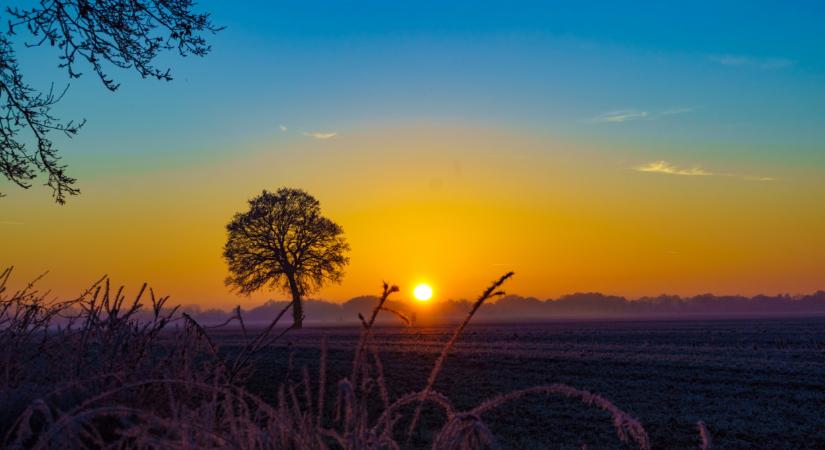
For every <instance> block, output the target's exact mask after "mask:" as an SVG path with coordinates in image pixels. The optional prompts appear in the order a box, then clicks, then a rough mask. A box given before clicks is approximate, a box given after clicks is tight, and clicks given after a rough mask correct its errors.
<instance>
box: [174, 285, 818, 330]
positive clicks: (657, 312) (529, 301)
mask: <svg viewBox="0 0 825 450" xmlns="http://www.w3.org/2000/svg"><path fill="white" fill-rule="evenodd" d="M377 301H378V298H377V297H374V296H362V297H355V298H353V299H350V300H348V301H346V302H344V303H336V302H329V301H324V300H313V299H309V300H306V301H305V305H304V308H305V310H306V314H307V319H306V322H307V323H311V324H316V325H341V324H358V323H360V322H359V320H358V316H359V314H360V315H362V316H366V315H367V314H368V313H369V312H370V311H372V308H374V306H375V304H376V302H377ZM288 303H289V302H288V301H286V300H282V301H278V300H270V301H268V302H266V303H264V304H262V305H259V306H255V307H250V306H248V305H247V304H245V303H241V304H240V307H241V309H242V310H243V314H244V317H245V319H246V320H247V322H248V323H266V322H268V321H269V320H271V318H272V317H273V315H275V314H277V313H278V311H280V310H282V309H283V308H284V307H285V306H286V305H287V304H288ZM387 304H388V306H389V307H391V308H392V309H394V310H397V311H402V312H404V313H405V314H406V315H407V316H408V317H410V318H414V322H415V323H417V324H424V325H426V324H437V323H450V322H456V321H459V320H461V319H463V318H464V317H466V315H467V312H468V311H469V310H470V308H471V307H472V302H471V301H469V300H448V301H432V302H428V303H427V304H422V303H421V302H416V301H415V300H407V301H394V300H389V301H388V302H387ZM183 309H184V310H185V311H186V312H188V313H189V314H191V315H192V316H193V317H196V318H197V319H198V320H200V321H202V322H204V323H209V324H215V323H221V322H225V321H226V320H227V319H228V318H229V317H230V316H231V315H232V312H231V311H227V310H221V309H206V308H200V307H198V306H197V305H185V306H184V307H183ZM811 315H825V291H817V292H815V293H813V294H808V295H777V296H768V295H759V296H754V297H744V296H716V295H713V294H705V295H698V296H694V297H679V296H659V297H643V298H639V299H633V300H629V299H627V298H624V297H619V296H610V295H604V294H599V293H579V294H571V295H565V296H562V297H560V298H558V299H547V300H539V299H537V298H535V297H521V296H518V295H507V296H504V297H502V298H499V299H497V300H495V301H492V302H490V303H488V304H485V305H484V307H483V308H480V309H479V310H478V312H477V313H476V316H475V317H476V320H478V321H483V322H515V323H523V322H535V321H548V320H560V319H644V318H649V319H654V318H669V319H679V318H681V319H691V318H693V319H695V318H703V317H704V318H707V317H737V316H738V317H743V318H747V317H759V316H761V317H770V316H776V317H787V316H811ZM395 320H396V319H394V318H393V317H392V316H391V315H387V316H380V317H379V318H378V321H379V322H394V321H395Z"/></svg>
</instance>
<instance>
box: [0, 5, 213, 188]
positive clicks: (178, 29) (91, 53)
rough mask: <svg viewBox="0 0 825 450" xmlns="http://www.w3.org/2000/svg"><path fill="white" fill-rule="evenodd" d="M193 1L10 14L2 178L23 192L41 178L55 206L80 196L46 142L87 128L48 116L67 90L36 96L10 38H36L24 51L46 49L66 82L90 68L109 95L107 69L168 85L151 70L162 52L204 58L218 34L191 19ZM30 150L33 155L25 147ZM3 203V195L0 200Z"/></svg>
mask: <svg viewBox="0 0 825 450" xmlns="http://www.w3.org/2000/svg"><path fill="white" fill-rule="evenodd" d="M194 6H195V3H194V2H193V1H192V0H41V1H40V2H38V3H37V4H36V5H35V6H32V7H29V8H17V7H7V8H6V9H5V12H6V14H7V15H8V16H9V18H10V20H9V21H8V30H7V31H5V32H0V174H2V175H3V176H5V177H6V178H7V179H8V180H9V181H11V182H12V183H13V184H15V185H17V186H19V187H22V188H24V189H28V188H29V187H31V185H32V184H31V183H32V181H33V180H34V179H35V178H36V177H37V176H38V174H40V173H43V174H45V175H46V176H47V181H46V183H45V184H46V185H47V186H49V187H50V188H51V189H52V193H53V196H54V199H55V201H56V202H57V203H60V204H62V203H65V201H66V197H67V196H70V195H76V194H78V193H79V192H80V191H79V190H78V189H77V188H76V187H75V182H76V180H75V179H74V178H72V177H70V176H68V175H67V174H66V171H65V169H66V166H65V165H64V164H62V163H60V156H59V154H58V149H57V148H55V145H54V142H53V141H52V139H51V135H52V133H54V132H57V133H63V134H64V135H66V136H68V137H72V136H74V135H75V134H77V132H78V131H79V130H80V128H81V127H82V126H83V123H84V121H80V122H75V121H61V120H59V119H57V118H56V117H54V116H53V115H52V112H51V108H52V106H54V104H55V103H57V102H58V101H59V100H60V98H61V97H62V96H63V93H65V90H63V91H62V92H60V93H59V94H56V93H55V92H54V91H53V89H50V90H49V91H48V92H40V91H38V90H36V89H34V88H33V87H31V86H30V85H29V84H27V83H26V81H25V79H24V77H23V74H22V73H21V71H20V68H19V66H18V64H17V56H16V53H15V49H14V46H13V41H12V39H11V38H10V37H11V36H13V35H15V34H16V33H17V32H18V31H19V30H21V29H22V30H24V31H26V32H28V34H29V35H30V36H31V37H32V38H33V40H32V41H29V42H25V44H24V46H25V47H35V46H42V45H48V46H51V47H56V48H57V49H59V50H60V52H61V55H60V62H59V67H61V68H64V69H66V71H67V73H68V75H69V78H77V77H79V76H80V75H81V72H80V70H79V68H78V65H80V64H81V63H83V64H87V65H88V66H90V67H91V68H92V71H94V73H95V74H96V75H97V76H98V78H100V80H101V81H102V83H103V84H104V86H106V88H107V89H109V90H112V91H115V90H117V88H118V86H119V84H118V83H116V82H115V81H114V80H113V79H112V78H111V77H110V76H109V75H108V74H107V70H108V69H110V68H118V69H133V70H135V71H137V72H138V74H140V75H141V76H142V77H144V78H155V79H159V80H167V81H168V80H171V79H172V75H171V73H170V71H169V69H168V68H159V67H157V66H155V65H154V60H155V58H156V57H157V56H158V55H159V54H160V53H161V52H163V51H167V50H177V52H178V53H179V54H180V55H181V56H187V55H190V54H191V55H196V56H203V55H205V54H206V53H208V52H209V50H210V47H209V45H208V44H207V42H206V39H205V38H204V37H203V34H204V33H206V32H216V31H219V30H220V28H218V27H216V26H214V25H213V24H212V23H211V21H210V19H209V14H203V13H195V12H193V9H194ZM28 140H32V141H33V142H34V146H33V147H34V150H30V149H29V148H28V147H27V141H28ZM0 196H2V194H0Z"/></svg>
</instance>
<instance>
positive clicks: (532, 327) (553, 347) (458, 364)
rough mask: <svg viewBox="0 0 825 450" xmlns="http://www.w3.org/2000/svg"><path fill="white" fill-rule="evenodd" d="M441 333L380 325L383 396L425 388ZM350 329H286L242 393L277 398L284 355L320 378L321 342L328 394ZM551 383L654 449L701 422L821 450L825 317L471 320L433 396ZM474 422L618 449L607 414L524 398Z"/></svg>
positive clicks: (691, 433)
mask: <svg viewBox="0 0 825 450" xmlns="http://www.w3.org/2000/svg"><path fill="white" fill-rule="evenodd" d="M452 330H453V327H452V326H445V327H426V328H401V327H383V328H379V329H377V331H376V334H377V339H378V342H380V344H381V356H382V360H383V364H384V368H385V370H386V374H387V375H386V377H387V380H388V385H389V389H390V391H391V395H393V396H398V395H400V394H404V393H407V392H411V391H414V390H418V389H421V387H423V385H424V384H425V382H426V379H427V375H428V374H429V371H430V369H431V367H432V364H433V362H434V360H435V358H436V354H437V352H438V351H440V349H441V348H442V346H443V343H444V342H446V341H447V339H448V338H449V334H450V333H451V332H452ZM358 333H359V330H358V329H357V328H345V327H340V328H308V329H304V330H300V331H297V332H294V333H290V334H288V335H287V336H285V337H284V338H282V340H281V341H279V342H278V343H276V344H275V345H273V346H272V347H270V348H268V349H267V350H266V352H265V353H264V354H263V355H262V356H261V360H260V363H259V365H258V369H257V371H256V372H255V374H254V375H253V377H252V378H251V379H250V380H249V383H248V386H249V388H250V389H251V390H253V391H255V392H257V393H258V394H260V395H261V396H263V397H264V398H267V399H268V400H270V401H274V400H275V397H276V392H277V385H278V384H279V382H280V381H281V380H282V379H283V376H284V372H285V371H286V370H287V368H288V360H289V357H288V355H289V354H290V353H292V359H293V362H292V367H293V369H292V374H293V375H292V376H293V378H296V379H297V377H298V376H299V374H300V369H301V368H302V367H303V366H307V367H308V369H309V370H310V372H311V373H313V374H314V373H317V372H316V371H317V370H318V361H319V355H320V352H319V345H320V342H321V340H322V339H323V338H324V337H326V339H327V341H328V346H329V357H328V367H329V369H328V370H329V379H330V382H329V383H328V392H335V389H336V387H335V384H334V381H337V380H338V379H340V378H343V377H344V376H346V375H347V374H348V373H349V370H350V368H351V361H352V349H353V348H354V347H355V346H356V343H357V339H358ZM235 339H237V335H236V334H233V333H226V334H223V335H221V337H220V339H219V340H220V341H221V342H222V343H223V345H224V346H226V347H229V348H231V346H232V345H233V342H235ZM549 383H565V384H569V385H571V386H574V387H576V388H580V389H586V390H589V391H591V392H594V393H598V394H601V395H603V396H604V397H607V398H608V399H610V400H611V401H613V402H614V403H615V404H616V405H617V406H618V407H619V408H621V409H623V410H625V411H627V412H628V413H630V414H632V415H633V416H635V417H637V418H638V419H639V420H640V421H641V422H642V424H643V425H644V426H645V427H646V429H647V431H648V433H649V435H650V438H651V441H652V443H653V447H654V448H697V447H698V446H699V443H700V440H699V433H698V430H697V426H696V423H697V421H699V420H702V421H704V422H705V423H706V424H707V426H708V428H709V430H710V432H711V434H712V437H713V444H714V448H720V449H722V448H724V449H729V448H731V449H735V448H771V449H783V448H788V449H802V448H825V413H824V412H823V411H825V318H807V319H805V318H798V319H781V320H779V319H759V320H757V319H747V320H746V319H738V320H730V319H729V320H658V321H657V320H648V321H578V322H572V321H570V322H553V323H541V324H529V325H491V324H487V325H485V324H471V325H470V327H469V328H468V329H467V330H466V333H465V335H464V336H463V338H462V339H461V341H460V343H459V344H458V345H457V346H456V347H455V348H454V351H453V352H452V353H451V355H450V357H449V358H448V359H447V362H446V364H445V366H444V370H443V372H442V373H441V374H440V376H439V378H438V381H437V382H436V384H435V389H436V390H437V391H439V392H441V393H443V394H446V395H447V396H448V397H450V399H451V400H452V402H453V403H454V405H455V406H456V407H457V408H458V409H469V408H471V407H473V406H475V405H477V404H478V403H480V402H481V401H483V400H484V399H486V398H488V397H490V396H492V395H495V394H498V393H504V392H507V391H511V390H514V389H519V388H526V387H530V386H535V385H541V384H549ZM329 403H332V400H330V402H329ZM330 411H331V410H330ZM484 419H485V421H486V422H487V423H488V424H489V426H490V428H491V429H492V431H493V432H494V433H495V435H496V436H497V437H498V439H499V443H500V444H501V446H502V447H504V448H581V447H582V445H584V444H586V445H587V447H588V448H590V449H594V448H617V447H621V446H622V444H621V442H620V441H619V440H618V439H617V437H616V434H615V432H614V431H613V429H612V425H611V421H610V418H609V416H608V415H607V414H606V413H604V412H602V411H599V410H594V409H592V408H588V407H587V406H586V405H583V404H579V403H576V402H574V401H571V400H565V399H555V398H548V397H535V398H530V399H527V400H523V401H520V402H518V403H513V404H510V405H509V406H507V407H504V408H503V409H501V410H498V411H497V412H495V413H491V414H490V415H489V416H485V417H484ZM437 420H438V417H430V418H429V421H430V422H434V421H437ZM424 428H425V430H426V428H427V426H426V424H425V427H424ZM427 436H428V434H427V433H426V431H425V432H424V433H422V434H421V435H420V436H419V437H420V438H421V440H422V442H424V441H425V440H426V437H427Z"/></svg>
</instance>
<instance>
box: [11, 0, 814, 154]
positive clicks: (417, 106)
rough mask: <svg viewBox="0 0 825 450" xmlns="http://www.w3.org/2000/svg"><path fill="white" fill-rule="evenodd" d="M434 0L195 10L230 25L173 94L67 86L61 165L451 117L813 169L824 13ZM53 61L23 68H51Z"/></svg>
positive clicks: (146, 86)
mask: <svg viewBox="0 0 825 450" xmlns="http://www.w3.org/2000/svg"><path fill="white" fill-rule="evenodd" d="M444 3H445V2H409V3H405V4H401V3H398V2H391V3H390V2H359V3H358V4H357V5H355V4H352V3H350V2H265V1H256V2H219V1H207V2H203V3H202V4H201V8H202V9H203V10H208V11H211V12H212V14H213V18H214V21H215V22H216V23H217V24H219V25H223V26H226V27H227V28H226V30H225V31H223V32H221V33H220V34H218V35H217V36H214V37H213V38H212V42H213V43H214V51H213V53H212V54H211V55H209V56H208V57H207V58H205V59H202V60H201V59H197V58H188V59H186V60H180V59H179V58H176V57H172V56H169V57H164V58H163V59H162V62H168V64H169V65H171V66H172V67H173V73H174V75H175V77H176V80H175V81H174V82H172V83H168V84H164V83H160V82H154V81H141V80H138V79H136V77H134V76H132V75H131V74H128V73H122V72H121V73H118V72H115V76H116V78H118V79H119V80H121V81H122V82H123V87H122V88H121V91H120V92H119V93H118V94H117V95H112V94H110V93H108V92H106V91H105V90H104V89H102V87H101V86H100V85H99V83H98V82H97V80H95V79H93V78H92V77H91V76H85V77H83V78H81V79H80V80H74V81H72V83H71V85H72V86H71V89H70V91H69V94H68V95H67V97H66V99H65V102H64V104H62V105H61V106H60V108H61V111H65V114H64V115H65V116H69V117H78V116H80V117H85V118H87V119H88V120H89V124H88V126H87V129H86V130H84V136H83V137H82V138H79V139H76V140H75V141H73V142H69V143H67V144H64V145H66V146H67V151H66V157H67V159H69V160H70V161H71V160H74V159H75V158H79V159H81V160H82V159H85V158H83V157H82V156H83V155H88V156H96V157H100V156H104V157H105V155H111V154H119V155H123V154H126V155H128V154H133V153H137V154H139V155H143V156H145V155H146V154H147V153H149V154H151V153H154V152H157V153H164V152H168V151H169V148H170V147H174V148H175V152H183V153H187V152H191V153H193V154H194V155H195V156H196V157H197V155H201V156H203V155H209V154H211V153H210V152H209V149H210V148H211V149H213V150H214V149H216V148H218V147H222V146H225V145H234V146H238V145H239V144H242V143H244V142H247V141H257V140H259V139H264V138H266V137H267V136H269V135H270V134H271V133H272V132H273V130H275V129H276V128H277V125H278V124H285V125H287V126H289V127H298V128H301V129H305V130H336V131H338V132H341V130H346V129H349V128H369V127H375V126H380V124H382V123H384V124H386V123H401V122H410V121H421V122H431V121H435V122H445V121H456V122H470V123H478V124H483V125H485V126H493V127H501V128H506V129H512V130H525V131H528V132H534V133H550V134H554V135H564V136H569V137H574V138H579V139H584V140H588V141H591V142H595V143H610V145H612V146H617V147H623V146H624V147H628V148H632V147H637V146H640V145H649V146H656V147H657V148H662V149H665V150H668V149H670V150H669V151H681V152H688V153H690V152H696V155H695V156H697V157H699V158H700V159H701V158H702V157H707V156H709V155H715V156H714V157H717V158H724V157H726V155H727V156H729V157H731V158H737V157H746V156H747V155H756V156H754V157H758V158H766V159H768V160H775V161H777V162H787V163H792V164H810V163H812V162H814V163H817V164H820V163H822V162H823V157H822V153H823V149H822V142H823V138H825V132H823V131H822V127H820V125H819V124H820V123H822V122H823V119H825V106H823V104H825V103H824V102H825V77H823V75H824V73H823V72H824V71H823V68H825V63H824V62H823V58H822V56H823V55H825V48H823V47H825V31H823V30H825V27H822V26H821V23H822V19H823V18H825V14H823V12H824V11H823V9H824V8H825V7H823V6H822V4H817V3H816V2H794V3H793V4H792V5H790V4H787V3H783V2H747V3H745V2H714V3H713V4H708V3H704V2H703V3H701V4H699V3H697V2H685V3H681V4H678V3H676V2H634V3H626V2H621V3H619V2H568V3H555V4H554V3H551V2H528V3H519V4H513V3H509V2H449V4H444ZM50 56H51V55H50V54H49V52H48V51H36V52H32V54H31V55H29V54H23V55H21V59H22V60H23V62H24V64H26V65H27V66H29V67H33V66H35V65H36V66H37V67H38V68H39V69H46V68H48V67H49V66H53V65H54V64H53V61H52V60H50V59H48V57H50ZM29 73H33V75H32V80H33V82H35V84H36V85H40V86H43V85H44V84H45V83H47V82H48V81H50V80H51V79H57V82H58V84H57V85H58V86H60V85H61V84H60V83H61V82H62V81H65V78H64V77H61V76H60V74H59V73H57V72H54V71H50V70H29ZM611 113H615V114H611ZM610 118H613V119H614V120H615V121H611V120H610ZM622 118H624V120H621V119H622ZM115 137H116V138H117V139H113V138H115ZM113 140H114V141H115V142H117V143H118V144H117V145H116V146H113V145H112V142H113ZM675 147H678V149H679V150H677V149H675ZM720 153H722V154H721V155H720ZM691 156H694V155H691V154H688V155H686V158H688V159H689V158H690V157H691ZM204 157H207V156H204ZM81 170H82V169H81Z"/></svg>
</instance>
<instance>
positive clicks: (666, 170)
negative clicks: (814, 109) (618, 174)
mask: <svg viewBox="0 0 825 450" xmlns="http://www.w3.org/2000/svg"><path fill="white" fill-rule="evenodd" d="M633 170H635V171H638V172H646V173H660V174H665V175H681V176H693V177H696V176H699V177H711V176H717V177H731V178H739V179H742V180H747V181H776V178H774V177H765V176H758V175H747V174H741V173H729V172H712V171H710V170H706V169H703V168H702V167H700V166H693V167H690V168H685V167H678V166H675V165H673V164H671V163H669V162H667V161H663V160H659V161H653V162H650V163H647V164H642V165H640V166H636V167H634V168H633Z"/></svg>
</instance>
